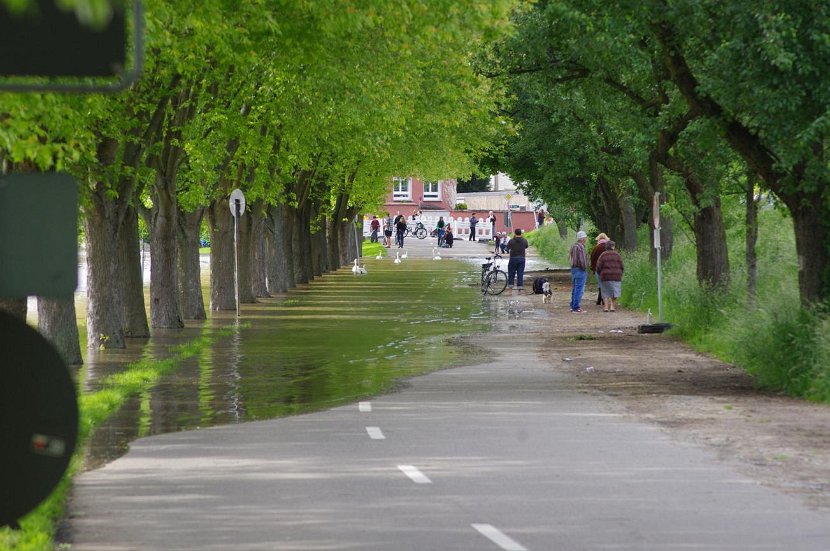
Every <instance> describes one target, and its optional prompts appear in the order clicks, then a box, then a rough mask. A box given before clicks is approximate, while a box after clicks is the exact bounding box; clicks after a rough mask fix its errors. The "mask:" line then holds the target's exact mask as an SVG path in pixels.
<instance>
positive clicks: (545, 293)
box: [542, 281, 553, 304]
mask: <svg viewBox="0 0 830 551" xmlns="http://www.w3.org/2000/svg"><path fill="white" fill-rule="evenodd" d="M552 300H553V290H552V289H551V288H550V282H548V281H546V282H544V283H543V284H542V304H550V303H551V301H552Z"/></svg>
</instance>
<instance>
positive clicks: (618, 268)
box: [597, 240, 625, 312]
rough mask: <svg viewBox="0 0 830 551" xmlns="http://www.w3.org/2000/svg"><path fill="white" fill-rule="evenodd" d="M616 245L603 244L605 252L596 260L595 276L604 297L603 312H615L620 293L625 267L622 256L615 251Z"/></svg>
mask: <svg viewBox="0 0 830 551" xmlns="http://www.w3.org/2000/svg"><path fill="white" fill-rule="evenodd" d="M616 247H617V244H616V243H614V242H613V241H610V240H609V241H606V242H605V252H603V253H602V254H601V255H599V258H598V259H597V275H599V281H600V286H601V287H602V296H603V297H605V303H604V306H603V309H602V310H603V312H616V311H617V299H618V298H620V291H622V278H623V271H624V269H625V266H623V260H622V256H620V253H618V252H617V250H616Z"/></svg>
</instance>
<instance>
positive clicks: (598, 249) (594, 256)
mask: <svg viewBox="0 0 830 551" xmlns="http://www.w3.org/2000/svg"><path fill="white" fill-rule="evenodd" d="M607 242H608V236H607V235H605V234H604V233H600V234H599V235H598V236H597V244H596V245H594V248H593V249H591V271H592V272H594V276H595V277H596V278H597V288H598V289H599V293H597V306H599V305H600V304H603V301H602V285H600V279H599V272H597V260H598V259H599V255H601V254H602V253H604V252H605V243H607Z"/></svg>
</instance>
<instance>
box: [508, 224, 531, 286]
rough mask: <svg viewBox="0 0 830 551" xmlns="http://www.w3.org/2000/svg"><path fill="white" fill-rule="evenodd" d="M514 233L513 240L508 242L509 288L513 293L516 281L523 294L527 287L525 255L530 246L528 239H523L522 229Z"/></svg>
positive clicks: (517, 229)
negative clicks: (525, 283) (525, 280)
mask: <svg viewBox="0 0 830 551" xmlns="http://www.w3.org/2000/svg"><path fill="white" fill-rule="evenodd" d="M514 233H515V235H514V236H513V238H512V239H511V240H510V241H508V242H507V252H509V253H510V260H508V261H507V286H508V287H509V288H510V290H511V291H512V290H513V283H514V281H515V283H516V287H517V288H518V290H519V292H520V293H521V292H522V291H524V287H525V285H524V277H525V255H526V251H527V248H528V247H529V246H530V245H529V244H528V242H527V239H525V238H524V237H522V228H516V231H515V232H514Z"/></svg>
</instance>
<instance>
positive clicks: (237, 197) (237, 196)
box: [228, 189, 245, 218]
mask: <svg viewBox="0 0 830 551" xmlns="http://www.w3.org/2000/svg"><path fill="white" fill-rule="evenodd" d="M237 202H239V215H240V216H242V215H243V214H245V194H244V193H242V190H241V189H235V190H233V191H232V192H231V198H230V200H229V201H228V203H229V204H230V207H231V214H232V215H233V217H234V218H236V212H237V211H236V204H237Z"/></svg>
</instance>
